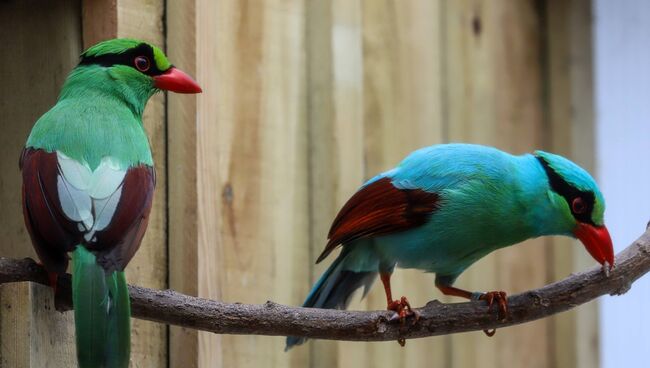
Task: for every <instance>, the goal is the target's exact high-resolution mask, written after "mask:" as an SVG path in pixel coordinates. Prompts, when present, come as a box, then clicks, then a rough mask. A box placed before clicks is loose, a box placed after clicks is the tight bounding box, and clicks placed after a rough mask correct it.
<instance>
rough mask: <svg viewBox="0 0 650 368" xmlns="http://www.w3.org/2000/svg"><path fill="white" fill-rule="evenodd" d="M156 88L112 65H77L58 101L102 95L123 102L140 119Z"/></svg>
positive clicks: (106, 99) (102, 97)
mask: <svg viewBox="0 0 650 368" xmlns="http://www.w3.org/2000/svg"><path fill="white" fill-rule="evenodd" d="M154 92H155V90H154V89H153V88H151V86H149V85H146V84H145V85H143V83H142V81H140V80H129V79H119V75H118V74H116V73H115V72H112V71H111V69H110V68H105V67H102V66H99V65H81V66H77V67H76V68H75V69H74V70H73V71H72V72H71V73H70V75H69V76H68V78H67V79H66V81H65V83H64V84H63V88H62V89H61V94H60V96H59V101H61V100H65V99H82V100H86V99H99V100H97V101H110V102H113V103H118V104H124V105H125V106H126V107H127V108H129V109H130V110H131V111H132V112H133V115H135V116H136V117H138V120H141V118H142V113H143V112H144V107H145V105H146V104H147V101H148V100H149V98H150V97H151V96H152V95H153V93H154Z"/></svg>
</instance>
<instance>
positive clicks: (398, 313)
mask: <svg viewBox="0 0 650 368" xmlns="http://www.w3.org/2000/svg"><path fill="white" fill-rule="evenodd" d="M386 309H388V310H392V311H394V312H395V314H393V315H392V316H391V317H390V318H389V319H388V321H389V322H394V321H397V320H399V322H400V324H401V325H402V326H404V324H405V322H406V318H408V317H411V316H413V317H414V318H413V323H412V324H411V326H413V325H415V324H416V323H417V321H418V320H419V319H420V312H418V311H416V310H414V309H413V308H412V307H411V304H410V303H409V301H408V299H406V297H405V296H403V297H401V298H400V300H393V301H392V302H390V303H388V307H387V308H386ZM397 343H398V344H400V346H404V345H406V340H405V339H404V338H399V339H397Z"/></svg>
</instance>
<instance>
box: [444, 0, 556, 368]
mask: <svg viewBox="0 0 650 368" xmlns="http://www.w3.org/2000/svg"><path fill="white" fill-rule="evenodd" d="M445 13H446V19H445V23H446V25H445V34H446V41H445V42H446V45H445V50H446V52H445V54H446V55H447V57H446V64H445V75H446V77H447V79H446V82H445V84H444V89H445V94H446V101H447V103H448V105H447V106H446V116H447V123H448V128H447V135H448V136H447V138H448V139H449V140H450V141H466V142H473V143H481V144H488V145H494V146H496V147H498V148H501V149H504V150H506V151H510V152H513V153H523V152H527V151H528V152H529V151H532V150H533V149H535V148H537V147H540V145H541V144H542V140H541V129H542V121H543V117H544V106H543V100H542V85H541V77H542V69H541V68H542V66H541V64H540V62H539V60H540V58H541V45H540V41H541V35H542V34H541V32H542V29H541V27H540V20H539V16H538V14H537V12H536V8H535V3H534V2H532V1H522V2H509V1H497V2H491V3H490V4H487V3H486V2H482V1H459V2H448V3H445ZM543 244H544V241H543V240H533V241H527V242H525V243H524V244H523V245H518V246H516V247H512V248H507V249H504V250H501V251H498V252H496V253H492V254H490V255H488V256H487V257H485V258H483V259H481V260H480V261H479V262H477V263H476V264H475V265H473V266H472V267H470V268H469V269H468V270H467V271H466V272H464V273H463V274H462V275H461V276H460V278H459V279H458V281H457V283H456V284H457V286H458V287H461V288H464V289H469V290H481V291H484V290H494V289H498V290H505V291H507V292H508V293H514V292H519V291H522V290H526V289H529V288H531V287H535V286H541V285H543V284H544V283H545V282H546V281H547V271H546V268H545V262H546V261H545V260H546V249H545V248H544V246H543ZM547 331H548V323H547V322H546V321H539V322H536V323H533V324H530V325H527V326H525V327H522V328H514V329H510V330H508V331H507V332H506V331H503V333H502V332H501V331H497V333H496V336H495V337H493V338H487V337H485V336H484V335H483V334H480V333H473V334H464V335H458V336H452V354H451V355H452V356H451V359H452V361H451V365H452V366H453V367H471V366H477V365H479V364H480V365H485V366H502V365H504V364H512V365H515V366H526V367H546V366H549V364H550V363H549V361H548V360H547V359H548V356H547V354H544V353H542V354H540V353H539V352H540V351H542V352H546V351H547V349H548V343H549V340H548V339H547V337H546V336H547V335H546V334H547ZM467 351H473V352H474V353H473V354H467Z"/></svg>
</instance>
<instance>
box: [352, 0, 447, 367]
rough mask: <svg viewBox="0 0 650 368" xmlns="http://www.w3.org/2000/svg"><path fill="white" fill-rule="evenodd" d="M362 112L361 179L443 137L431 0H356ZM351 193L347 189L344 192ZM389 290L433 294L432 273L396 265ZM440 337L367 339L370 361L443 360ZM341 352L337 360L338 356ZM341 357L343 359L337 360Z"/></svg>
mask: <svg viewBox="0 0 650 368" xmlns="http://www.w3.org/2000/svg"><path fill="white" fill-rule="evenodd" d="M362 15H363V88H364V89H363V108H364V110H363V113H364V115H363V119H364V132H365V143H364V147H365V163H366V168H365V169H366V170H365V176H366V179H369V178H370V177H372V176H374V175H376V174H378V173H380V172H382V171H384V170H387V169H389V168H392V167H394V166H395V165H397V164H398V163H399V161H401V160H402V159H403V158H404V157H405V156H406V155H407V154H408V153H410V152H411V151H413V150H415V149H417V148H420V147H423V146H428V145H431V144H436V143H442V140H443V119H442V111H443V108H442V104H443V100H442V94H441V91H442V90H441V88H440V85H441V82H442V80H443V78H442V76H441V75H440V68H441V59H442V55H444V54H443V53H441V51H442V48H441V41H442V34H441V28H440V26H439V21H440V18H441V16H442V14H441V13H440V3H438V2H418V1H406V2H400V3H399V4H397V3H396V2H377V1H363V6H362ZM350 194H351V193H350ZM392 283H393V290H394V292H395V293H396V294H397V295H396V296H400V295H406V296H408V298H409V299H410V300H411V302H412V303H414V305H424V304H425V303H426V302H427V301H429V300H431V299H432V298H434V297H436V296H437V295H436V292H435V288H434V280H433V278H432V275H430V274H424V273H422V272H420V271H415V270H402V269H399V270H397V271H396V272H395V273H394V276H393V278H392ZM368 308H369V309H384V308H386V298H385V295H384V291H383V289H382V288H381V287H380V286H377V287H375V288H374V289H373V290H372V291H371V292H370V294H369V295H368ZM448 341H449V339H448V338H447V337H439V338H431V339H423V340H414V341H409V342H408V344H407V345H408V346H407V348H406V349H402V348H401V347H400V346H399V345H398V344H397V343H396V342H385V343H375V344H368V345H366V346H364V347H359V346H350V349H360V348H363V349H364V350H365V351H366V357H365V359H366V360H367V362H368V363H367V364H368V365H370V366H373V367H395V366H409V367H429V366H430V364H431V361H433V360H435V361H436V362H438V363H439V364H440V365H445V364H446V354H445V350H446V349H447V348H448V343H447V342H448ZM343 361H344V360H343V359H341V363H343ZM342 365H344V364H342Z"/></svg>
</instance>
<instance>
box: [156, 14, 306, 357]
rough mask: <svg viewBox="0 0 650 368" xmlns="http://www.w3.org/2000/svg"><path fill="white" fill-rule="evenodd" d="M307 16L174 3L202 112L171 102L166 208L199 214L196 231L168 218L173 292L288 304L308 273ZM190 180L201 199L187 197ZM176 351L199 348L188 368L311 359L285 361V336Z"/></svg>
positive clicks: (172, 27) (202, 337)
mask: <svg viewBox="0 0 650 368" xmlns="http://www.w3.org/2000/svg"><path fill="white" fill-rule="evenodd" d="M303 12H304V4H303V2H302V1H290V2H275V1H271V2H264V3H263V4H257V5H256V6H253V5H251V4H248V3H242V2H238V1H223V2H218V3H217V2H211V1H190V2H185V3H183V4H181V3H178V4H176V3H175V4H174V5H172V4H170V8H169V9H168V20H169V23H168V26H169V27H168V29H169V38H168V46H169V51H170V57H172V58H174V57H176V56H180V57H181V58H182V57H184V58H185V60H189V64H190V65H189V70H190V71H191V70H192V68H196V69H195V70H196V76H197V78H198V81H199V83H200V84H201V86H202V87H203V90H204V92H203V94H201V95H199V96H198V97H197V100H196V101H197V102H196V105H192V104H191V103H190V104H188V105H187V106H185V105H182V106H181V104H180V103H179V104H176V102H174V98H176V96H174V97H170V106H169V108H170V164H171V166H172V167H178V170H183V171H185V172H188V173H187V175H186V176H185V177H184V178H175V179H174V181H170V194H171V198H174V197H175V196H176V194H177V193H179V194H180V195H179V198H176V199H174V201H173V202H172V201H170V211H172V212H175V214H174V215H173V217H172V218H177V217H176V216H178V217H183V216H185V214H186V213H188V212H190V216H193V215H192V214H191V212H194V211H196V214H197V215H198V222H197V223H196V225H192V226H190V229H192V228H193V229H195V231H196V235H195V233H193V231H191V230H188V229H187V228H182V227H180V226H182V224H183V223H187V220H185V219H183V218H179V219H178V220H179V223H176V222H175V221H172V222H170V232H172V233H173V234H174V235H172V237H171V243H170V249H173V253H170V267H171V268H172V271H171V274H172V278H171V279H170V281H171V286H172V287H174V288H178V286H182V285H183V284H185V285H191V284H193V283H194V282H196V283H195V285H196V284H198V288H197V289H196V292H197V294H198V295H200V296H203V297H209V298H216V299H222V300H226V301H241V302H251V303H260V302H264V301H266V300H267V299H274V300H276V301H279V302H285V303H289V302H291V301H293V300H296V299H298V298H299V296H298V292H297V289H296V288H293V287H292V285H293V284H294V283H296V282H300V280H305V279H308V277H309V276H308V274H309V263H308V260H307V255H308V253H309V250H308V247H307V244H308V243H307V241H308V226H307V223H308V213H307V210H308V200H307V183H308V177H307V146H306V144H307V128H306V96H305V83H304V81H305V58H304V52H303V50H304V47H305V44H304V34H305V32H304V17H303ZM193 25H194V26H193ZM181 53H182V54H184V56H183V55H179V54H181ZM181 60H182V59H181ZM179 101H180V98H179ZM186 102H187V101H186ZM172 117H173V118H174V120H173V121H172ZM176 118H178V120H177V121H176ZM181 129H187V130H186V131H184V132H181V131H180V130H181ZM178 138H180V139H181V140H180V141H176V139H178ZM172 139H174V140H175V141H172ZM180 144H182V145H183V146H182V147H181V146H180ZM192 148H194V149H195V150H196V151H195V158H193V157H192V154H191V152H190V151H189V150H190V149H192ZM183 166H184V167H183ZM192 183H194V185H195V187H194V188H195V190H196V195H189V196H185V194H187V193H188V192H189V191H191V190H192V189H191V186H192V185H193V184H192ZM177 184H178V186H176V185H177ZM179 190H182V191H184V193H183V192H179ZM179 211H182V212H179ZM184 234H186V235H187V237H185V236H184ZM177 241H178V243H176V242H177ZM194 257H196V258H195V259H196V261H195V263H192V262H191V259H192V258H194ZM186 260H190V261H189V262H186ZM197 263H198V267H196V264H197ZM185 279H187V280H190V281H189V282H185V281H184V280H185ZM183 291H187V290H183ZM190 291H191V290H190ZM262 291H263V292H262ZM171 344H172V345H171V351H172V364H174V362H176V358H175V356H181V355H183V354H184V351H186V349H185V346H190V351H191V349H193V348H195V349H196V352H197V357H198V358H196V360H189V362H190V363H189V364H190V366H193V365H194V364H195V366H201V367H214V366H225V367H232V366H238V367H245V366H249V365H250V366H256V367H257V366H259V365H265V366H268V365H277V366H286V365H287V364H290V363H291V362H292V361H295V362H296V364H297V365H304V361H305V357H304V356H303V357H302V358H301V357H300V354H284V353H283V352H282V350H283V344H284V339H282V338H276V339H270V338H268V337H259V336H216V335H212V334H206V333H199V334H198V335H197V338H196V339H195V340H190V341H181V340H180V339H177V338H176V337H175V335H172V341H171ZM193 346H194V347H193ZM252 346H255V347H256V348H255V349H253V348H251V347H252ZM303 354H304V353H303ZM190 359H191V357H190ZM182 363H183V364H184V365H187V364H188V362H187V361H184V362H182Z"/></svg>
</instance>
